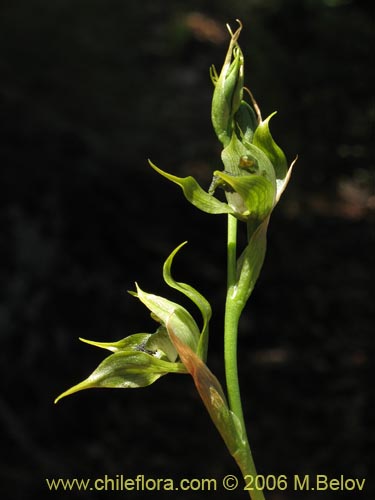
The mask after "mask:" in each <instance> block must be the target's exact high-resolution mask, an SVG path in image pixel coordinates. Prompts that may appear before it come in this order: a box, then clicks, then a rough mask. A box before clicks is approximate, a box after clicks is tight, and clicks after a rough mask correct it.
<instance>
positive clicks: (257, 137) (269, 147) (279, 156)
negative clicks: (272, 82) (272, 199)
mask: <svg viewBox="0 0 375 500" xmlns="http://www.w3.org/2000/svg"><path fill="white" fill-rule="evenodd" d="M275 114H276V111H275V112H274V113H272V114H271V115H270V116H268V118H266V119H265V120H263V121H261V122H260V123H259V125H258V127H257V129H256V130H255V132H254V137H253V144H254V145H255V146H257V147H258V148H259V149H261V150H262V151H263V152H264V153H265V154H266V155H267V157H268V158H269V159H270V161H271V163H272V165H273V168H274V170H275V175H276V184H277V191H278V192H279V191H280V189H281V188H282V186H283V184H284V180H285V178H286V175H287V172H288V163H287V161H286V157H285V154H284V152H283V150H282V149H281V148H280V147H279V146H278V145H277V144H276V142H275V141H274V139H273V137H272V135H271V132H270V129H269V122H270V120H271V118H272V117H273V116H275Z"/></svg>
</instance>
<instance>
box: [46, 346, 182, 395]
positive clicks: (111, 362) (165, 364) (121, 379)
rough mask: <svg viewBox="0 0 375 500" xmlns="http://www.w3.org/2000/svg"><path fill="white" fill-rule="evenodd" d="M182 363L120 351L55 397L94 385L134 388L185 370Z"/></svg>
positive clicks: (134, 352)
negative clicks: (85, 377) (81, 380)
mask: <svg viewBox="0 0 375 500" xmlns="http://www.w3.org/2000/svg"><path fill="white" fill-rule="evenodd" d="M186 372H187V371H186V368H185V367H184V365H183V364H182V363H171V362H169V361H164V360H161V359H158V358H155V357H154V356H152V355H150V354H147V353H145V352H141V351H133V350H130V351H119V352H116V353H115V354H112V355H110V356H108V357H107V358H106V359H104V361H102V362H101V363H100V365H99V366H98V367H97V368H96V370H94V371H93V372H92V374H91V375H90V376H89V377H88V378H87V379H85V380H84V381H83V382H80V383H79V384H77V385H74V386H73V387H71V388H70V389H68V390H67V391H65V392H63V393H62V394H60V396H58V397H57V398H56V399H55V403H57V402H58V401H59V400H60V399H61V398H63V397H65V396H69V395H71V394H74V393H75V392H78V391H83V390H85V389H94V388H100V387H105V388H117V389H133V388H138V387H146V386H148V385H151V384H153V383H154V382H155V381H156V380H157V379H158V378H160V377H162V376H163V375H166V374H167V373H186Z"/></svg>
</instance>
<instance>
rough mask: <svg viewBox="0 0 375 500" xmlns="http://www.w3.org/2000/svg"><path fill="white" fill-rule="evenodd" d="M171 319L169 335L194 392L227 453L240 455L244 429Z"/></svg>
mask: <svg viewBox="0 0 375 500" xmlns="http://www.w3.org/2000/svg"><path fill="white" fill-rule="evenodd" d="M172 321H173V318H172V317H171V318H170V321H168V323H167V329H168V333H169V336H170V338H171V340H172V342H173V343H174V346H175V348H176V349H177V352H178V354H179V357H180V359H181V361H182V363H183V364H184V365H185V367H186V369H187V371H188V372H189V373H190V375H191V376H192V377H193V380H194V383H195V386H196V388H197V390H198V393H199V395H200V397H201V399H202V401H203V403H204V405H205V407H206V409H207V411H208V413H209V415H210V417H211V419H212V421H213V423H214V424H215V426H216V428H217V430H218V431H219V433H220V435H221V437H222V438H223V440H224V442H225V444H226V446H227V448H228V450H229V452H230V453H231V454H232V455H233V456H234V457H235V458H236V460H237V459H238V458H239V457H241V456H242V453H241V451H242V450H243V448H244V447H245V446H246V439H245V437H244V430H243V429H242V427H241V424H240V421H239V419H238V418H237V416H236V415H235V414H234V413H233V412H232V411H231V410H230V409H229V407H228V403H227V401H226V398H225V395H224V391H223V389H222V387H221V385H220V382H219V381H218V379H217V378H216V377H215V375H214V374H213V373H212V372H211V371H210V369H209V368H208V367H207V365H206V364H205V363H204V362H203V361H202V360H201V359H200V358H199V357H198V356H197V355H196V354H195V353H194V352H193V351H192V350H191V349H190V347H189V346H188V345H186V344H184V343H183V342H182V341H181V340H180V339H179V338H178V336H177V335H175V333H174V329H173V327H172Z"/></svg>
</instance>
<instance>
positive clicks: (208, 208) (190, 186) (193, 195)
mask: <svg viewBox="0 0 375 500" xmlns="http://www.w3.org/2000/svg"><path fill="white" fill-rule="evenodd" d="M149 164H150V166H151V167H152V168H153V169H154V170H155V171H156V172H158V173H159V174H160V175H162V176H163V177H165V178H166V179H168V180H170V181H171V182H174V183H175V184H177V185H178V186H180V188H181V189H182V191H183V193H184V195H185V198H186V199H187V200H188V201H189V202H190V203H191V204H192V205H194V206H195V207H197V208H199V209H200V210H202V211H203V212H206V213H208V214H232V213H233V210H232V209H231V208H230V207H229V206H228V205H227V204H226V203H223V202H221V201H220V200H218V199H216V198H214V197H213V196H212V195H211V194H209V193H207V192H206V191H205V190H204V189H202V188H201V187H200V185H199V184H198V182H197V181H196V180H195V179H194V177H191V176H188V177H177V176H175V175H172V174H168V173H167V172H164V171H163V170H161V169H160V168H158V167H157V166H156V165H154V164H153V163H152V162H151V161H150V160H149Z"/></svg>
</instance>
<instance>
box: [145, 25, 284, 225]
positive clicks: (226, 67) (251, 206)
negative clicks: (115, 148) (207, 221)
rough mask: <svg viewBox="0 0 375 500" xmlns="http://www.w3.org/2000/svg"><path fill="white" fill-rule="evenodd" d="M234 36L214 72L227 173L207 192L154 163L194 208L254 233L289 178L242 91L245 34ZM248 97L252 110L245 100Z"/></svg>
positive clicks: (215, 118) (217, 175)
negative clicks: (242, 40)
mask: <svg viewBox="0 0 375 500" xmlns="http://www.w3.org/2000/svg"><path fill="white" fill-rule="evenodd" d="M228 29H229V33H230V35H231V40H230V43H229V47H228V51H227V54H226V57H225V60H224V64H223V66H222V69H221V71H220V73H219V74H218V72H217V71H216V69H215V67H214V66H212V67H211V68H210V75H211V80H212V82H213V84H214V87H215V88H214V93H213V98H212V108H211V118H212V124H213V128H214V130H215V133H216V135H217V137H218V139H219V140H220V142H221V143H222V144H223V150H222V153H221V159H222V162H223V165H224V169H223V170H217V171H214V173H213V179H212V182H211V185H210V187H209V189H208V191H205V190H204V189H202V188H201V186H200V185H199V184H198V182H197V181H196V180H195V179H194V178H193V177H190V176H189V177H184V178H182V177H177V176H175V175H172V174H169V173H167V172H164V171H163V170H161V169H160V168H158V167H156V165H154V164H153V163H151V162H150V165H151V166H152V167H153V168H154V169H155V170H156V171H157V172H158V173H160V174H161V175H163V176H164V177H166V178H167V179H169V180H171V181H172V182H174V183H176V184H177V185H179V186H180V187H181V188H182V190H183V192H184V194H185V197H186V198H187V199H188V201H189V202H190V203H192V204H193V205H195V206H196V207H197V208H199V209H200V210H203V211H204V212H207V213H211V214H222V213H226V214H232V215H234V216H235V217H237V218H238V219H239V220H243V221H246V222H248V224H249V225H250V226H251V228H252V230H255V229H256V227H257V226H258V225H259V224H260V223H262V222H263V221H265V220H267V219H268V217H269V215H270V213H271V211H272V210H273V208H274V206H275V205H276V203H277V202H278V200H279V199H280V196H281V194H282V192H283V191H284V189H285V187H286V185H287V183H288V181H289V178H290V174H291V169H292V166H293V164H294V162H293V163H292V164H291V166H290V167H289V168H288V164H287V161H286V158H285V154H284V152H283V151H282V150H281V149H280V147H279V146H278V145H277V144H276V143H275V141H274V140H273V137H272V135H271V132H270V130H269V121H270V119H271V118H272V116H273V115H274V114H275V113H272V114H271V115H270V116H269V117H268V118H266V119H265V120H262V118H261V114H260V111H259V108H258V106H257V104H256V102H255V100H254V99H253V97H252V94H251V92H250V91H249V90H248V89H247V88H246V87H245V86H244V56H243V53H242V50H241V48H240V46H239V44H238V38H239V36H240V33H241V30H242V24H241V23H240V22H239V27H238V29H237V30H236V31H235V32H234V33H233V32H232V31H231V29H230V28H229V27H228ZM245 92H246V93H247V94H248V95H249V96H250V98H251V99H250V100H251V104H249V103H248V102H246V100H245V99H244V93H245ZM217 188H222V189H223V190H224V192H225V197H226V203H225V202H222V201H221V200H220V199H218V198H216V197H215V196H214V195H215V192H216V190H217Z"/></svg>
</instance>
